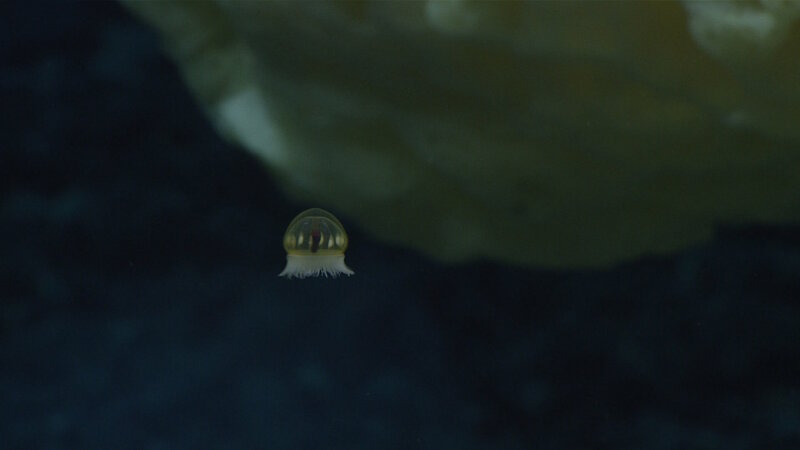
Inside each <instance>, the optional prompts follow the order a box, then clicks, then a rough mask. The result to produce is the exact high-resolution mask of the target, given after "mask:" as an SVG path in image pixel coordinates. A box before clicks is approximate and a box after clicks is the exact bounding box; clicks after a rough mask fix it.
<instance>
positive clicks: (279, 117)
mask: <svg viewBox="0 0 800 450" xmlns="http://www.w3.org/2000/svg"><path fill="white" fill-rule="evenodd" d="M126 3H127V4H128V6H130V7H131V9H133V10H134V11H136V12H137V13H139V14H140V16H141V17H143V18H144V19H145V20H146V21H148V22H149V23H151V24H152V25H154V26H155V27H156V28H157V29H158V30H159V31H160V32H161V33H162V34H163V36H164V38H165V42H166V44H167V48H168V50H169V51H170V53H171V55H172V56H173V57H174V58H175V59H176V60H177V61H178V62H179V64H180V66H181V68H182V69H183V72H184V75H185V77H186V79H187V81H188V83H189V85H190V87H191V88H192V90H193V92H194V93H195V94H196V95H197V97H198V98H199V99H200V100H201V101H202V103H203V104H204V105H205V106H206V108H207V110H208V112H209V113H210V115H211V117H212V119H213V122H214V123H215V125H216V126H217V128H218V129H219V130H220V131H221V132H222V133H223V134H224V135H225V136H227V137H229V138H230V139H231V140H233V141H235V142H238V143H240V144H241V145H243V146H244V147H245V148H246V149H248V150H250V151H252V152H253V153H254V154H256V155H258V156H259V157H260V158H261V159H263V161H264V162H265V163H266V164H267V166H268V167H269V168H270V170H271V172H272V173H273V174H275V175H276V176H277V177H278V178H279V179H280V181H281V183H282V185H283V186H285V188H286V190H287V192H289V193H290V194H291V195H292V196H294V197H295V198H297V199H301V200H304V201H308V202H309V203H313V204H319V205H325V206H326V207H329V208H331V209H333V210H335V211H337V212H338V213H340V214H341V216H343V218H347V219H349V220H351V221H357V222H358V223H359V224H360V225H361V226H362V227H363V228H364V229H366V230H369V231H371V232H372V233H373V234H374V235H375V236H377V237H379V238H382V239H385V240H388V241H392V242H397V243H403V244H406V245H409V246H411V247H414V248H416V249H419V250H421V251H423V252H425V253H427V254H430V255H433V256H435V257H437V258H440V259H443V260H449V261H458V260H464V259H468V258H472V257H484V256H485V257H490V258H495V259H499V260H503V261H511V262H515V263H521V264H527V265H551V266H568V267H579V266H598V265H607V264H610V263H614V262H618V261H622V260H626V259H630V258H634V257H637V256H640V255H643V254H648V253H662V252H667V251H673V250H676V249H680V248H684V247H686V246H688V245H690V244H693V243H697V242H699V241H702V240H704V239H706V238H708V237H709V236H710V234H711V233H712V231H713V229H714V227H715V226H716V225H718V224H721V223H732V224H741V223H753V222H759V223H760V222H764V223H785V222H789V221H797V220H798V219H800V57H798V55H800V22H799V21H798V19H799V18H800V3H798V2H797V1H783V0H762V1H760V2H759V1H754V2H737V1H731V2H728V1H717V2H690V1H685V2H668V1H658V2H477V1H457V0H456V1H434V0H431V1H419V2H408V1H381V0H374V1H329V2H309V1H269V2H230V1H223V0H220V1H192V2H184V1H159V2H133V1H131V2H126ZM165 101H167V99H165ZM277 238H278V239H280V237H277Z"/></svg>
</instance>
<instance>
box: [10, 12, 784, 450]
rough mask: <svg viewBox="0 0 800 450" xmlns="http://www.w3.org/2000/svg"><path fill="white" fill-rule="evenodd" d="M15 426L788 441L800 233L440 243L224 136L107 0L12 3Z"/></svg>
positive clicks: (445, 444) (165, 434) (772, 444)
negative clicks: (359, 210)
mask: <svg viewBox="0 0 800 450" xmlns="http://www.w3.org/2000/svg"><path fill="white" fill-rule="evenodd" d="M0 42H2V46H0V55H2V59H1V60H0V111H2V120H1V121H0V448H2V449H112V448H113V449H200V448H242V449H245V448H247V449H253V448H269V449H383V450H389V449H498V450H500V449H503V450H505V449H528V448H536V449H599V448H609V449H726V450H735V449H784V448H785V449H792V448H794V449H797V448H800V229H799V228H798V227H786V228H778V227H755V226H754V227H746V228H744V227H739V228H730V229H721V230H720V233H719V235H718V237H717V238H716V239H715V240H714V241H713V242H710V243H708V244H707V245H703V246H701V247H697V248H693V249H689V250H687V251H685V252H683V253H681V254H677V255H674V256H669V257H658V258H656V257H652V258H645V259H643V260H641V261H638V262H634V263H628V264H624V265H621V266H619V267H617V268H614V269H609V270H603V271H580V272H569V271H550V270H524V269H520V268H512V267H508V266H504V265H501V264H493V263H480V262H478V263H473V264H468V265H462V266H454V267H449V266H443V265H440V264H437V263H435V262H431V261H429V260H427V259H425V258H424V257H422V256H420V255H417V254H415V253H413V252H410V251H407V250H404V249H402V248H397V247H390V246H387V245H385V244H382V243H380V242H378V241H377V240H375V239H373V238H372V237H370V236H367V235H364V234H362V233H361V232H360V230H359V229H358V227H357V226H356V225H354V224H350V223H349V221H348V220H347V217H340V218H341V219H342V220H343V222H344V223H345V225H346V226H347V227H348V231H349V232H350V235H351V250H350V251H349V252H348V262H349V264H350V265H351V266H352V267H353V268H354V269H355V270H356V272H357V275H356V276H354V277H352V278H349V279H340V280H304V281H296V280H294V281H287V280H283V279H279V278H278V277H277V276H276V274H277V273H278V272H279V271H280V270H281V268H282V266H283V262H284V253H283V249H282V248H281V236H282V233H283V230H284V227H285V226H286V224H287V223H288V222H289V221H290V220H291V219H292V217H293V216H294V215H295V214H296V213H297V212H299V211H300V210H302V209H304V208H305V207H308V206H322V207H325V206H326V205H305V204H295V203H292V202H291V201H290V200H287V199H286V198H285V197H284V196H283V195H282V194H281V192H280V191H279V189H278V187H277V185H276V184H273V183H274V182H273V181H272V180H271V178H270V177H269V176H268V174H267V173H266V172H265V171H264V170H263V168H262V167H261V166H260V165H259V164H258V163H257V162H256V161H255V160H254V159H253V158H251V157H250V156H249V155H248V154H246V153H245V152H243V151H241V150H239V149H237V148H235V147H233V146H231V145H229V144H227V143H225V142H223V141H221V140H220V138H218V137H217V136H216V135H215V134H214V132H213V131H212V129H211V127H210V125H209V122H208V121H207V120H206V118H205V117H204V116H203V114H202V113H201V111H200V110H199V108H198V106H197V105H196V104H195V102H194V101H193V100H192V98H191V97H190V95H189V94H188V92H187V90H186V88H185V87H184V85H183V84H182V82H181V80H180V77H179V74H178V73H177V71H176V68H175V67H174V66H173V65H172V64H171V63H170V62H169V61H168V60H167V59H166V58H165V56H163V55H162V53H161V52H160V47H159V42H158V40H157V39H156V37H155V36H154V34H153V33H151V32H150V31H149V30H148V29H147V28H146V27H144V26H142V25H141V24H139V23H138V22H137V21H136V20H134V19H133V18H132V17H130V16H129V15H127V14H126V12H125V11H124V10H122V8H121V7H120V6H119V5H117V4H115V3H110V2H103V3H100V2H95V3H71V2H57V3H39V2H30V3H29V2H22V1H16V2H14V1H12V2H4V3H2V4H0Z"/></svg>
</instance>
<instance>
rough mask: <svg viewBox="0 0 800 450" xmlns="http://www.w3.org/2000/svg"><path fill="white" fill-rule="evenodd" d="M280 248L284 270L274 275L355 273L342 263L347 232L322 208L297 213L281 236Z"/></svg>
mask: <svg viewBox="0 0 800 450" xmlns="http://www.w3.org/2000/svg"><path fill="white" fill-rule="evenodd" d="M283 248H284V249H285V250H286V267H285V268H284V269H283V272H281V273H280V274H278V276H281V277H286V278H306V277H318V276H325V277H338V276H339V275H342V274H344V275H353V273H355V272H353V271H352V270H350V268H349V267H347V265H346V264H345V263H344V251H345V250H346V249H347V233H346V232H345V231H344V227H343V226H342V223H341V222H339V219H337V218H336V217H335V216H334V215H333V214H331V213H329V212H328V211H325V210H324V209H320V208H311V209H307V210H305V211H303V212H301V213H300V214H298V215H297V217H295V218H294V219H293V220H292V221H291V223H289V227H287V228H286V233H284V234H283Z"/></svg>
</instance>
